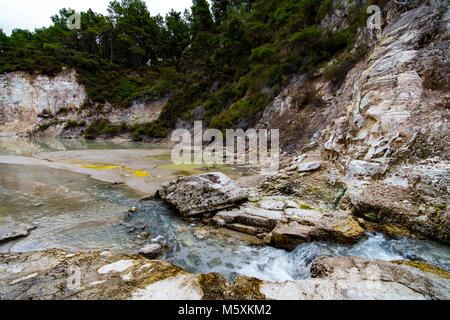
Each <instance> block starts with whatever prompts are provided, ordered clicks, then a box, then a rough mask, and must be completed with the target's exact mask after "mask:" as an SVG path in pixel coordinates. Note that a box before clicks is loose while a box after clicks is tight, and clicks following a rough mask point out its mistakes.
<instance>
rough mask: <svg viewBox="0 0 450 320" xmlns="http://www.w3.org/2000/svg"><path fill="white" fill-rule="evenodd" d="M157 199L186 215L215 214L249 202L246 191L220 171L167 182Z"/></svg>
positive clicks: (159, 191) (158, 193)
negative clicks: (240, 203)
mask: <svg viewBox="0 0 450 320" xmlns="http://www.w3.org/2000/svg"><path fill="white" fill-rule="evenodd" d="M157 196H158V197H160V198H161V199H163V200H164V201H166V202H167V203H169V204H170V205H172V206H174V207H175V208H176V210H178V212H179V213H180V214H181V215H183V216H193V215H198V214H202V213H208V212H215V211H218V210H221V209H224V208H229V207H233V206H235V205H236V204H238V203H239V202H242V201H244V200H246V199H247V191H246V190H245V189H242V188H240V187H239V186H238V185H237V184H236V183H235V182H233V180H231V179H230V178H228V177H227V176H226V175H224V174H223V173H220V172H212V173H205V174H201V175H195V176H189V177H182V178H179V179H177V180H174V181H170V182H167V183H164V184H163V185H162V186H161V187H160V189H159V190H158V192H157Z"/></svg>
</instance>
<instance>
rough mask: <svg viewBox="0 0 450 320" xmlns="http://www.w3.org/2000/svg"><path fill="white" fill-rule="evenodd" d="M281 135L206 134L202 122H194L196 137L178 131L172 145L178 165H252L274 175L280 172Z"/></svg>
mask: <svg viewBox="0 0 450 320" xmlns="http://www.w3.org/2000/svg"><path fill="white" fill-rule="evenodd" d="M279 140H280V134H279V130H278V129H271V130H267V129H258V130H257V129H248V130H246V131H244V130H242V129H236V130H235V129H226V130H225V141H224V135H223V133H222V131H220V130H217V129H207V130H205V131H203V123H202V121H195V122H194V130H193V135H192V134H191V131H189V130H187V129H177V130H175V131H174V132H173V133H172V135H171V141H172V142H177V145H175V147H174V148H173V149H172V162H173V163H175V164H178V165H179V164H198V165H205V164H206V165H208V166H211V165H221V164H226V165H250V166H256V167H258V168H260V169H261V171H260V173H261V174H264V175H271V174H275V173H277V172H278V169H279V163H280V141H279Z"/></svg>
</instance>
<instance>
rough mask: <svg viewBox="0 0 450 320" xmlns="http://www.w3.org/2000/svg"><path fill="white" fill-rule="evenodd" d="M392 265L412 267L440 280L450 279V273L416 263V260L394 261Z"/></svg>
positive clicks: (425, 264)
mask: <svg viewBox="0 0 450 320" xmlns="http://www.w3.org/2000/svg"><path fill="white" fill-rule="evenodd" d="M391 262H392V263H395V264H400V265H407V266H410V267H414V268H417V269H419V270H421V271H423V272H426V273H432V274H434V275H436V276H438V277H440V278H444V279H450V273H449V272H447V271H445V270H444V269H442V268H439V267H437V266H434V265H432V264H428V263H425V262H422V261H416V260H394V261H391Z"/></svg>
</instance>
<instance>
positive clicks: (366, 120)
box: [260, 1, 450, 243]
mask: <svg viewBox="0 0 450 320" xmlns="http://www.w3.org/2000/svg"><path fill="white" fill-rule="evenodd" d="M406 9H407V10H406ZM383 22H384V24H383V30H382V32H381V34H380V38H379V39H376V37H375V36H374V35H372V36H369V34H368V33H367V32H366V33H364V32H360V34H359V40H358V44H357V45H359V46H365V47H366V48H367V49H368V50H367V51H368V54H367V55H366V57H365V58H364V59H362V60H361V61H360V62H359V63H358V64H356V65H355V66H354V67H353V68H352V69H351V70H350V71H349V73H348V74H347V77H346V79H345V80H344V81H343V82H342V83H341V84H340V85H338V86H336V84H335V83H334V82H333V81H328V80H327V79H326V76H325V75H324V73H325V70H326V68H324V69H323V70H321V71H319V72H318V73H317V74H316V75H315V76H314V77H312V78H307V77H306V76H299V77H297V78H296V79H294V80H293V82H292V83H291V85H289V86H288V87H287V88H285V90H284V91H283V92H282V93H281V94H280V96H279V97H277V98H276V99H275V102H274V104H273V105H272V106H270V107H269V108H267V109H266V111H265V114H264V117H263V119H262V120H261V123H260V126H261V127H271V128H277V127H279V126H280V121H281V123H282V124H281V126H283V128H282V129H283V132H285V133H286V134H285V137H284V138H283V137H282V141H283V143H284V144H285V148H286V149H287V150H288V151H289V150H290V149H292V150H295V151H296V152H299V155H301V157H300V158H297V159H294V160H292V161H291V162H287V163H285V165H286V170H284V171H282V172H281V173H280V174H279V175H278V176H275V177H272V178H271V179H269V180H268V182H267V183H266V185H265V186H264V189H265V190H268V191H270V192H272V193H274V194H278V193H280V190H282V191H283V190H284V191H286V190H287V189H289V192H290V193H292V194H295V195H298V196H299V197H300V199H302V200H308V201H312V202H315V203H317V204H320V205H325V206H326V207H331V206H332V205H336V204H337V205H340V206H341V209H344V210H351V211H352V212H353V213H354V214H355V215H357V216H360V217H362V218H364V219H365V220H366V221H368V222H374V223H377V224H379V225H380V226H382V227H381V228H384V227H385V226H387V225H397V226H398V227H399V228H403V229H405V231H407V232H410V233H413V234H417V235H421V236H425V237H427V238H432V239H439V240H441V241H444V242H447V243H449V242H450V238H449V237H450V214H449V210H448V205H449V197H448V191H449V180H450V179H449V169H450V162H449V150H450V149H449V148H448V145H449V141H448V132H449V124H448V118H449V101H450V85H449V80H448V79H449V72H450V58H449V55H448V52H449V51H450V40H449V30H450V28H449V26H450V9H449V7H448V4H447V5H446V4H445V3H444V2H441V1H409V5H408V6H407V7H404V6H403V7H402V6H397V5H396V4H395V2H394V1H391V2H389V3H388V5H387V7H386V10H385V11H384V12H383ZM355 48H356V47H355ZM333 63H334V62H331V63H330V65H332V64H333ZM308 90H309V91H308ZM304 94H309V95H313V96H314V99H315V100H314V101H313V102H312V103H309V104H307V105H306V106H304V107H303V109H301V110H299V109H298V106H297V102H298V99H299V97H301V96H302V95H304ZM283 119H285V120H286V121H284V120H283ZM287 119H292V120H289V121H288V120H287ZM282 120H283V121H282ZM295 133H296V134H297V136H299V137H300V138H299V139H292V136H293V135H294V134H295ZM295 151H294V152H295ZM315 161H322V166H321V170H320V171H319V172H315V173H311V174H308V175H306V176H305V174H303V173H298V172H296V171H292V170H290V168H292V167H293V166H297V167H301V166H302V165H304V164H305V163H312V162H315ZM314 188H315V191H313V189H314ZM284 191H283V192H284ZM281 193H282V192H281ZM341 200H342V201H341Z"/></svg>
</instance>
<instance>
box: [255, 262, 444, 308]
mask: <svg viewBox="0 0 450 320" xmlns="http://www.w3.org/2000/svg"><path fill="white" fill-rule="evenodd" d="M419 265H420V263H419ZM311 277H312V279H305V280H297V281H288V282H285V283H275V284H274V283H263V284H262V285H261V286H260V291H261V293H263V294H264V295H265V296H266V298H269V299H289V300H296V299H301V300H308V299H314V300H371V299H381V300H385V299H389V300H398V299H402V300H425V299H427V300H437V299H443V300H446V299H448V298H449V295H450V278H449V277H450V274H449V273H448V272H446V271H444V270H442V269H439V268H437V267H434V266H431V265H427V264H421V267H420V268H419V266H418V265H417V264H415V263H414V262H411V261H403V260H402V261H394V262H388V261H382V260H368V259H363V258H356V257H334V258H330V257H321V258H319V259H317V260H316V261H314V263H313V265H312V267H311Z"/></svg>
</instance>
